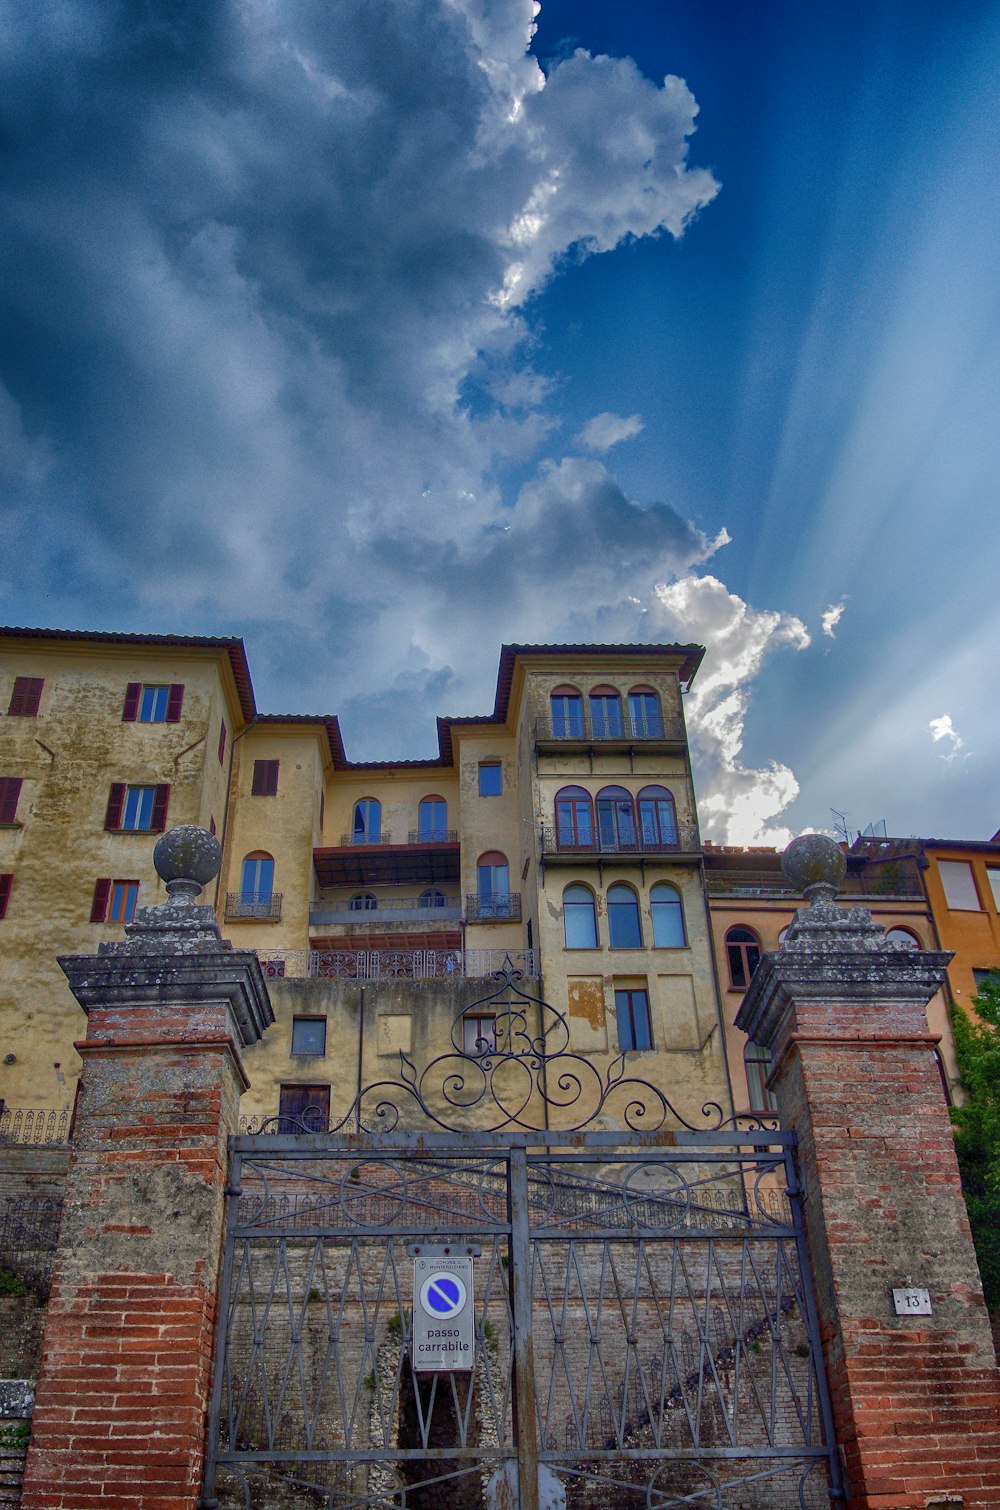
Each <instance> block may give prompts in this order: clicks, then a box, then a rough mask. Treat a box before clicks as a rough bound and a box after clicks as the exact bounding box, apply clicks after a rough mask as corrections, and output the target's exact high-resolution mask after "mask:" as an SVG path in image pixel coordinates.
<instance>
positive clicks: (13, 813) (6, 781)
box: [0, 776, 21, 823]
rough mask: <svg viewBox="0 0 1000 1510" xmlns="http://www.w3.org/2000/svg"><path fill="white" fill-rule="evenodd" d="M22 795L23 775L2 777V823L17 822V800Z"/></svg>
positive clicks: (0, 803)
mask: <svg viewBox="0 0 1000 1510" xmlns="http://www.w3.org/2000/svg"><path fill="white" fill-rule="evenodd" d="M20 795H21V777H20V776H4V777H0V823H16V822H17V800H18V798H19V797H20Z"/></svg>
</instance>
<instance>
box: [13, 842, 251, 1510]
mask: <svg viewBox="0 0 1000 1510" xmlns="http://www.w3.org/2000/svg"><path fill="white" fill-rule="evenodd" d="M206 856H207V857H208V858H206ZM155 859H156V862H157V869H158V870H159V871H160V874H161V876H163V877H164V879H165V880H166V881H167V890H168V892H170V893H171V900H170V901H169V902H167V903H166V904H164V905H162V906H159V907H144V908H140V909H138V910H137V912H136V916H135V920H134V922H132V923H131V924H129V925H128V926H127V927H126V930H125V931H126V935H127V937H126V939H125V942H124V943H113V944H101V945H100V947H99V949H98V953H97V955H96V956H87V957H74V958H67V959H62V960H60V964H61V965H62V968H63V970H64V971H65V972H66V975H67V977H68V979H69V983H70V986H71V987H72V990H73V993H74V995H75V996H76V998H77V1000H78V1001H79V1002H80V1005H81V1006H82V1007H83V1009H84V1011H85V1012H86V1013H87V1017H88V1022H87V1037H86V1040H85V1041H84V1042H82V1043H79V1044H77V1048H78V1050H79V1052H80V1054H81V1055H82V1056H83V1078H82V1083H81V1091H80V1098H79V1102H78V1107H77V1118H76V1135H75V1138H74V1144H73V1154H72V1159H71V1163H70V1170H69V1175H68V1178H67V1186H66V1200H65V1206H64V1210H63V1220H62V1230H61V1233H60V1238H59V1248H58V1252H57V1254H56V1264H55V1273H54V1279H53V1286H52V1296H51V1299H50V1302H49V1314H48V1322H47V1325H46V1330H45V1340H44V1345H43V1351H42V1360H41V1367H40V1370H39V1377H38V1389H37V1395H36V1404H35V1415H34V1422H33V1427H32V1435H31V1446H30V1450H29V1454H28V1462H27V1468H26V1472H25V1480H24V1496H23V1500H22V1506H23V1510H83V1507H87V1506H95V1507H96V1506H101V1507H103V1510H115V1507H121V1510H125V1507H126V1506H127V1507H128V1510H181V1507H187V1510H193V1507H194V1505H195V1503H196V1499H197V1496H198V1493H199V1489H200V1486H201V1477H202V1467H203V1458H204V1442H205V1415H206V1408H207V1402H208V1398H209V1392H210V1384H211V1361H212V1347H213V1341H214V1333H213V1324H214V1320H215V1297H216V1287H217V1282H218V1271H219V1257H220V1246H221V1241H222V1227H223V1205H224V1201H223V1194H224V1190H225V1185H226V1171H227V1148H226V1140H227V1138H228V1136H229V1135H230V1134H231V1133H233V1132H235V1131H236V1130H237V1126H238V1118H239V1101H240V1095H241V1093H242V1091H243V1090H244V1089H245V1088H246V1085H247V1079H246V1075H245V1073H244V1070H243V1065H242V1063H241V1058H240V1050H241V1047H242V1046H244V1045H246V1044H250V1043H254V1042H256V1041H257V1039H258V1038H259V1037H260V1035H261V1033H262V1031H263V1029H264V1028H265V1027H266V1026H267V1024H268V1023H269V1022H272V1021H273V1014H272V1012H271V1006H270V1001H269V999H268V995H267V987H266V986H265V984H264V981H263V978H262V975H261V970H260V965H259V963H258V961H257V957H256V955H254V954H251V953H242V952H241V953H237V952H236V951H234V950H233V948H232V946H231V945H230V944H229V943H227V942H225V941H224V940H223V939H222V938H221V937H220V934H219V929H218V925H217V923H216V921H215V916H214V913H213V912H212V909H211V908H210V907H203V906H199V905H197V903H196V898H197V895H198V893H199V892H200V889H201V887H200V884H199V883H200V882H204V881H206V880H208V879H210V878H211V875H214V874H215V872H216V871H217V869H218V845H217V844H216V842H215V840H214V839H211V836H210V835H208V834H207V833H204V831H203V830H200V829H193V830H192V829H175V830H174V831H173V832H172V833H171V834H167V835H165V836H164V838H163V839H162V840H161V841H160V843H159V844H158V845H157V849H156V855H155ZM213 863H214V869H212V864H213ZM199 864H200V866H201V869H200V870H199V869H198V865H199ZM192 875H193V876H195V877H196V878H197V879H196V880H194V881H191V880H188V879H185V877H186V876H187V877H190V876H192Z"/></svg>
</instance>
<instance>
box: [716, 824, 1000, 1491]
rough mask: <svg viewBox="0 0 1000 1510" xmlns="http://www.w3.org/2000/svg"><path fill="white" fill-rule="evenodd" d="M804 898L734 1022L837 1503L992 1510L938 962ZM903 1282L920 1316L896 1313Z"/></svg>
mask: <svg viewBox="0 0 1000 1510" xmlns="http://www.w3.org/2000/svg"><path fill="white" fill-rule="evenodd" d="M809 838H810V840H811V841H812V845H811V848H812V851H813V852H814V853H815V851H816V850H817V847H819V848H821V847H822V845H823V844H828V845H830V848H831V849H832V850H833V851H835V852H837V853H838V856H839V852H838V851H837V847H836V846H835V845H833V844H832V841H829V840H819V841H818V843H817V837H816V836H809ZM804 843H805V840H804V839H803V840H796V841H795V844H796V845H803V844H804ZM800 854H801V852H800ZM827 858H828V861H829V863H830V864H831V865H832V866H833V869H834V870H836V868H837V866H836V865H835V864H833V862H832V860H831V859H830V856H829V852H827ZM789 873H790V874H791V875H792V876H793V879H794V880H795V881H796V882H797V884H801V880H802V876H801V875H800V874H798V873H796V872H795V867H794V863H793V864H792V866H791V867H790V869H789ZM842 874H843V867H842V860H840V875H842ZM813 879H815V874H814V875H813ZM810 891H811V892H812V893H813V896H812V905H811V906H810V907H809V908H808V909H805V910H803V912H801V913H800V914H799V916H798V918H797V919H796V921H795V923H794V924H793V925H792V927H791V929H790V930H789V932H788V934H787V935H786V939H785V944H784V947H783V948H782V949H781V950H780V951H779V952H778V953H776V954H769V955H767V956H765V958H764V960H763V961H762V962H761V965H760V966H759V968H758V969H757V971H756V973H755V974H754V977H753V980H752V982H751V986H750V989H749V991H748V992H747V995H746V997H745V999H744V1002H743V1005H742V1006H741V1008H740V1011H739V1013H738V1015H737V1018H736V1023H737V1026H738V1027H740V1028H742V1029H743V1030H744V1032H746V1033H747V1034H748V1035H749V1036H750V1037H751V1038H753V1039H754V1040H755V1041H756V1042H757V1043H761V1044H763V1045H765V1046H766V1047H767V1048H768V1049H770V1051H771V1054H772V1056H773V1059H774V1073H773V1078H772V1081H771V1084H772V1087H773V1089H774V1092H775V1095H776V1096H777V1101H778V1108H779V1111H780V1115H781V1120H782V1124H783V1125H784V1126H786V1127H788V1128H790V1129H793V1130H794V1131H795V1132H796V1133H797V1134H798V1139H799V1159H800V1168H801V1176H802V1182H803V1185H804V1188H805V1194H806V1199H805V1214H806V1224H807V1233H808V1240H809V1248H810V1252H811V1255H812V1263H813V1272H814V1278H815V1283H816V1291H817V1303H818V1308H819V1316H820V1324H821V1329H822V1333H823V1341H824V1349H825V1352H826V1361H827V1369H828V1374H829V1379H830V1388H831V1394H832V1400H833V1412H834V1419H835V1427H836V1432H837V1439H838V1442H839V1443H840V1445H841V1448H842V1450H843V1454H844V1459H845V1465H846V1471H847V1479H848V1485H849V1498H848V1504H849V1506H850V1507H851V1510H876V1507H877V1510H890V1507H891V1510H928V1507H935V1506H940V1507H949V1510H952V1507H954V1510H958V1507H959V1506H962V1507H964V1510H997V1506H1000V1375H998V1372H997V1367H996V1357H995V1354H994V1350H993V1343H992V1338H991V1334H990V1328H989V1321H988V1316H987V1312H986V1308H985V1305H984V1303H983V1295H982V1288H981V1284H980V1279H979V1271H978V1269H977V1267H976V1259H975V1253H974V1251H973V1247H972V1238H971V1236H970V1233H969V1224H968V1220H967V1218H966V1213H965V1204H964V1201H963V1199H962V1192H961V1186H960V1183H959V1175H958V1165H957V1162H956V1159H955V1149H954V1141H953V1138H952V1132H951V1125H950V1122H949V1118H948V1111H947V1107H946V1105H945V1100H944V1094H943V1090H942V1085H941V1078H940V1074H939V1072H938V1067H937V1063H936V1060H935V1056H934V1049H935V1045H936V1042H937V1040H936V1038H935V1037H934V1036H933V1035H932V1034H931V1033H929V1032H928V1028H927V1018H926V1013H925V1008H926V1004H927V1002H928V1001H929V1000H930V998H931V996H932V995H933V994H934V991H935V990H936V989H937V987H938V986H939V985H940V984H941V982H942V981H943V979H944V975H945V968H946V966H947V963H948V960H949V959H950V957H951V956H950V955H948V954H943V953H930V952H923V951H919V950H903V949H899V948H897V947H895V946H893V945H888V944H886V943H885V940H884V938H883V936H882V931H881V929H880V928H879V927H878V926H877V924H875V923H873V922H872V918H871V914H870V912H869V911H868V909H867V908H864V907H854V908H851V909H849V910H845V909H841V908H838V907H836V906H835V905H834V904H833V901H832V897H833V895H834V892H835V888H834V886H833V885H829V884H819V885H816V886H812V887H809V888H808V889H807V892H806V894H807V896H808V895H809V893H810ZM904 1286H913V1287H919V1288H923V1289H926V1290H928V1291H929V1292H930V1302H931V1307H932V1311H931V1314H930V1315H919V1316H916V1315H902V1316H898V1315H896V1314H895V1310H894V1303H893V1294H892V1291H893V1289H894V1288H902V1287H904Z"/></svg>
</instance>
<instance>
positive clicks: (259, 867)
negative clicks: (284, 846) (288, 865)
mask: <svg viewBox="0 0 1000 1510" xmlns="http://www.w3.org/2000/svg"><path fill="white" fill-rule="evenodd" d="M273 890H274V857H273V856H272V855H269V854H267V853H266V852H265V851H264V850H262V849H255V850H254V851H253V853H252V854H249V855H247V857H246V859H245V860H244V861H243V872H242V874H241V876H240V902H241V904H242V905H244V906H247V907H254V906H257V905H258V904H259V905H261V906H264V905H269V904H270V901H271V892H272V891H273Z"/></svg>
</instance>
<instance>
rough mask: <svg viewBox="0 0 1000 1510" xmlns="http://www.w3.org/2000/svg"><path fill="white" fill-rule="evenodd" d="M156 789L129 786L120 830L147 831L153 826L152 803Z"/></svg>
mask: <svg viewBox="0 0 1000 1510" xmlns="http://www.w3.org/2000/svg"><path fill="white" fill-rule="evenodd" d="M155 800H156V788H155V787H153V786H130V787H129V788H128V791H127V792H126V793H125V806H124V808H123V809H122V821H121V824H120V827H121V828H132V829H149V828H152V825H153V803H154V801H155Z"/></svg>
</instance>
